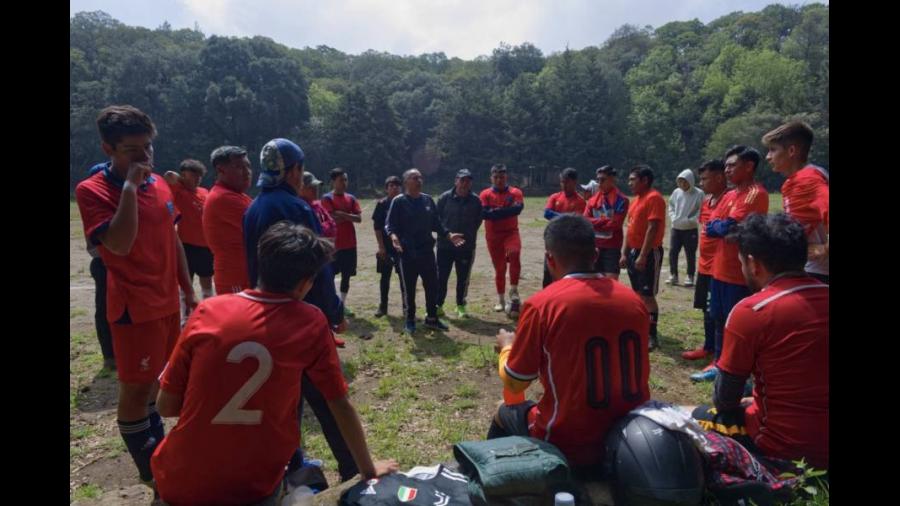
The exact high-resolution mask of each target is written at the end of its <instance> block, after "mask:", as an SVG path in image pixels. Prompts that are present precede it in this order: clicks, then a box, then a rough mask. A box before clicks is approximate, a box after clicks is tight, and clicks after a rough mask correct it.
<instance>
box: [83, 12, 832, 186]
mask: <svg viewBox="0 0 900 506" xmlns="http://www.w3.org/2000/svg"><path fill="white" fill-rule="evenodd" d="M828 26H829V23H828V7H827V6H824V5H821V4H811V5H805V6H803V7H786V6H782V5H770V6H768V7H766V8H765V9H763V10H761V11H759V12H734V13H732V14H728V15H726V16H723V17H721V18H718V19H716V20H714V21H712V22H710V23H708V24H703V23H701V22H700V21H698V20H692V21H673V22H671V23H667V24H665V25H663V26H660V27H657V28H653V27H651V26H645V27H637V26H632V25H624V26H622V27H620V28H619V29H617V30H616V31H615V32H614V33H613V34H612V35H611V36H610V37H609V38H608V39H607V40H606V41H599V40H598V41H597V45H596V46H589V47H586V48H584V49H580V50H565V51H562V52H556V53H551V54H544V53H543V52H542V51H541V50H540V49H538V48H536V47H535V46H534V45H532V44H529V43H524V44H522V45H519V46H510V45H507V44H500V46H499V47H497V48H496V49H494V50H493V51H492V53H491V54H490V55H485V56H480V57H478V58H475V59H474V60H462V59H459V58H448V57H447V56H445V55H444V54H443V53H431V54H422V55H417V56H398V55H393V54H388V53H382V52H377V51H367V52H365V53H362V54H359V55H351V54H346V53H343V52H341V51H338V50H337V49H333V48H330V47H327V46H317V47H306V48H303V49H296V48H289V47H287V46H284V45H282V44H279V43H278V42H277V41H273V40H271V39H269V38H266V37H253V38H235V37H219V36H209V37H208V36H206V35H204V34H203V32H202V31H201V28H200V27H198V26H195V27H194V29H179V30H174V29H172V27H171V26H170V25H169V24H168V23H165V24H163V25H162V26H160V27H159V28H157V29H155V30H149V29H146V28H140V27H131V26H126V25H124V24H122V23H120V22H119V21H117V20H115V19H113V18H111V17H110V16H109V15H108V14H106V13H104V12H100V11H98V12H80V13H78V14H76V15H75V16H73V17H72V18H71V20H70V42H71V43H70V75H69V89H70V116H69V118H70V119H69V121H70V134H69V141H70V144H69V153H70V162H69V177H70V186H71V188H74V186H75V185H76V184H77V183H78V182H79V181H80V180H81V179H83V178H84V177H85V176H86V174H87V170H88V169H89V168H90V166H91V165H93V164H94V163H96V162H98V161H102V160H103V159H104V156H103V153H102V151H101V150H100V147H99V142H98V138H97V133H96V126H95V119H96V116H97V113H98V112H99V110H100V109H101V108H102V107H104V106H106V105H109V104H115V103H128V104H132V105H134V106H136V107H139V108H140V109H142V110H144V111H145V112H147V113H148V114H150V116H151V117H152V118H153V120H154V121H155V122H156V124H157V127H158V128H159V137H158V138H157V140H156V142H155V148H156V168H157V170H159V171H164V170H167V169H172V168H174V167H176V166H177V164H178V163H179V161H181V160H182V159H184V158H189V157H190V158H197V159H199V160H201V161H203V162H204V163H207V164H208V162H209V153H210V152H211V151H212V149H214V148H215V147H217V146H219V145H222V144H236V145H240V146H244V147H245V148H247V149H248V150H249V151H250V153H251V154H250V160H251V162H252V163H253V166H254V169H257V168H258V156H259V155H258V153H259V149H260V148H261V146H262V145H263V144H264V143H265V142H266V141H268V140H269V139H271V138H274V137H287V138H290V139H292V140H294V141H296V142H297V143H298V144H300V145H301V146H302V147H303V149H304V151H305V152H306V155H307V164H306V167H307V170H311V171H312V172H314V173H315V174H316V175H317V176H318V177H319V178H320V179H325V177H326V175H327V172H328V170H329V169H331V168H332V167H336V166H341V167H344V168H346V169H347V170H348V171H349V173H350V175H351V177H350V182H351V190H352V191H356V192H358V193H360V194H362V195H371V194H372V193H373V190H375V189H380V187H381V183H382V182H383V181H384V178H385V177H386V176H388V175H391V174H399V173H400V172H402V171H403V170H405V169H407V168H409V167H413V166H415V167H418V168H419V169H421V170H422V172H423V173H424V174H425V176H426V187H427V188H428V189H430V190H432V191H437V190H438V189H441V188H444V187H446V186H448V185H449V184H450V182H451V181H452V179H453V174H454V173H455V171H456V170H458V169H459V168H463V167H467V168H470V169H471V170H473V171H474V172H475V174H476V186H482V185H483V186H487V184H488V169H489V167H490V166H491V164H493V163H499V162H502V163H506V164H507V165H508V166H509V168H510V170H511V174H512V175H513V178H514V179H513V181H514V182H515V183H516V184H519V185H522V186H524V187H525V189H526V193H530V194H542V193H545V192H547V191H548V190H550V189H551V188H552V187H555V186H556V177H555V175H556V173H557V172H558V171H559V170H560V169H561V168H563V167H569V166H571V167H575V168H577V169H579V171H580V172H581V174H582V179H583V180H586V179H587V177H588V175H589V174H592V173H593V169H594V168H596V167H598V166H600V165H604V164H612V165H614V166H616V167H620V168H627V167H629V166H631V165H633V164H635V163H647V164H649V165H650V166H651V167H652V168H653V169H654V170H655V172H656V173H657V180H658V182H657V184H656V185H655V186H656V187H657V188H659V189H660V190H663V191H665V192H668V191H671V189H672V188H674V184H675V176H676V174H677V173H678V172H680V171H682V170H684V169H685V168H696V167H697V166H699V165H700V163H702V161H704V160H705V159H709V158H712V157H721V156H722V155H723V154H724V152H725V150H726V149H727V147H729V146H731V145H733V144H737V143H742V144H750V145H754V146H756V147H757V148H758V149H760V150H761V152H762V153H763V154H765V151H764V150H762V146H761V145H760V137H761V136H762V134H763V133H765V132H766V131H768V130H770V129H772V128H774V127H775V126H777V125H778V124H779V123H780V122H782V121H783V120H785V119H787V118H794V117H800V118H802V119H804V120H806V121H808V122H809V123H810V124H811V125H812V126H813V128H814V129H815V132H816V142H815V144H814V146H813V153H812V160H813V161H815V162H817V163H818V164H820V165H823V166H825V167H828V124H829V122H828ZM760 178H761V179H762V180H763V182H764V183H765V184H766V186H767V187H769V188H770V189H777V188H778V186H779V185H780V183H781V178H780V176H778V175H777V174H773V173H772V172H771V170H770V168H769V167H768V166H767V164H765V162H763V164H762V170H761V171H760ZM207 179H208V180H211V179H212V174H207ZM620 181H621V182H622V183H624V178H620ZM254 190H255V189H254Z"/></svg>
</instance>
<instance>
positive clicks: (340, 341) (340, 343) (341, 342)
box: [334, 336, 347, 348]
mask: <svg viewBox="0 0 900 506" xmlns="http://www.w3.org/2000/svg"><path fill="white" fill-rule="evenodd" d="M334 345H335V346H337V347H338V348H343V347H345V346H347V343H346V342H344V340H343V339H341V338H340V337H337V336H335V337H334Z"/></svg>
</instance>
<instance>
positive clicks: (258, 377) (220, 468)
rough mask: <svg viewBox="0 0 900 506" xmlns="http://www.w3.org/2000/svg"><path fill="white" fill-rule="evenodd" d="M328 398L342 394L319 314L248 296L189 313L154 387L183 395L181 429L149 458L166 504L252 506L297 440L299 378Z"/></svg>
mask: <svg viewBox="0 0 900 506" xmlns="http://www.w3.org/2000/svg"><path fill="white" fill-rule="evenodd" d="M304 373H305V374H306V375H307V377H308V378H309V379H310V380H311V381H312V382H313V383H314V384H315V385H316V387H317V388H318V389H319V390H320V391H321V392H322V395H323V396H324V397H325V399H326V400H335V399H339V398H341V397H343V396H344V395H346V394H347V384H346V383H345V382H344V377H343V375H342V374H341V368H340V364H339V363H338V356H337V349H336V348H335V346H334V339H333V335H332V333H331V329H330V328H329V326H328V321H327V320H326V319H325V315H323V314H322V312H321V311H320V310H319V309H318V308H316V307H315V306H312V305H310V304H307V303H305V302H301V301H298V300H294V299H291V298H289V297H287V296H285V295H282V294H268V293H263V292H259V291H255V290H246V291H244V292H241V293H238V294H227V295H221V296H218V297H213V298H210V299H206V300H205V301H203V302H202V303H200V305H199V306H198V307H197V310H196V311H194V313H192V314H191V317H190V319H189V320H188V323H187V325H185V327H184V330H183V331H182V334H181V336H180V337H179V338H178V342H177V344H176V345H175V349H174V350H173V352H172V355H171V357H170V359H169V363H168V365H167V366H166V369H165V370H164V371H163V373H162V376H161V379H160V388H161V389H162V390H164V391H166V392H169V393H171V394H174V395H180V396H183V402H182V406H181V412H180V415H179V419H178V423H177V424H176V425H175V427H174V428H173V429H172V430H171V432H169V434H167V435H166V438H165V439H163V441H162V443H160V445H159V446H158V447H157V448H156V451H155V452H154V453H153V457H152V460H151V465H152V468H153V476H154V478H155V479H156V485H157V487H158V489H159V493H160V496H161V497H162V499H163V500H164V501H166V502H167V503H169V504H172V505H173V506H175V505H179V504H190V505H201V504H208V505H226V504H250V503H255V502H257V501H260V500H261V499H263V498H265V497H266V496H267V495H268V494H270V493H271V492H272V491H273V490H275V486H276V485H278V483H279V482H280V481H281V479H282V478H283V476H284V466H285V465H287V463H288V461H289V460H290V458H291V455H292V454H293V452H294V450H295V449H296V448H297V443H298V441H299V437H300V427H299V424H298V423H297V404H298V402H299V401H300V378H301V377H302V376H303V375H304Z"/></svg>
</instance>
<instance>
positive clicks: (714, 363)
mask: <svg viewBox="0 0 900 506" xmlns="http://www.w3.org/2000/svg"><path fill="white" fill-rule="evenodd" d="M715 366H716V360H715V359H713V360H712V361H711V362H710V363H709V365H707V366H706V367H704V368H703V372H706V371H708V370H710V369H712V368H713V367H715Z"/></svg>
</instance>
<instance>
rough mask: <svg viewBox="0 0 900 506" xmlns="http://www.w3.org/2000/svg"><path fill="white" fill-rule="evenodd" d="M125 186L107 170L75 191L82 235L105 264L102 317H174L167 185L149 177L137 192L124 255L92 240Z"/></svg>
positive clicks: (174, 262)
mask: <svg viewBox="0 0 900 506" xmlns="http://www.w3.org/2000/svg"><path fill="white" fill-rule="evenodd" d="M124 183H125V181H124V180H123V179H121V178H120V177H118V176H117V175H116V174H115V173H113V172H112V170H111V169H110V168H109V167H107V168H106V169H104V170H101V171H99V172H97V173H96V174H94V175H93V176H91V177H89V178H87V179H85V180H84V181H82V182H81V183H79V184H78V186H77V187H75V199H76V200H77V201H78V209H79V210H80V211H81V220H82V222H83V225H84V236H85V237H86V238H87V239H88V240H89V241H91V242H92V243H93V244H96V245H98V247H97V251H98V252H99V253H100V257H101V258H103V263H104V264H106V269H107V271H108V273H109V274H108V276H107V279H106V287H107V291H106V318H107V319H108V320H109V321H110V322H115V321H117V320H119V319H120V318H122V316H123V315H124V313H125V310H126V309H127V310H128V315H129V316H130V318H131V321H132V322H133V323H142V322H147V321H150V320H157V319H159V318H162V317H164V316H168V315H170V314H172V313H177V312H178V256H177V252H176V246H175V223H176V222H177V221H178V216H179V215H178V209H177V208H176V207H175V203H174V202H173V199H172V192H170V191H169V185H168V184H166V183H165V181H163V180H162V179H160V178H158V177H157V176H150V177H149V178H147V181H146V182H145V183H144V184H142V185H141V186H140V187H139V188H138V190H137V207H138V232H137V237H136V238H135V240H134V244H133V245H132V246H131V251H130V252H129V253H128V254H127V255H124V256H122V255H116V254H114V253H112V252H111V251H109V250H108V249H106V246H103V245H102V244H101V243H100V240H99V239H98V238H97V237H98V236H99V235H100V234H101V233H103V232H104V231H106V229H107V228H109V224H110V222H111V221H112V218H113V215H115V214H116V210H117V209H118V207H119V199H120V197H121V196H122V186H123V185H124Z"/></svg>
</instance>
